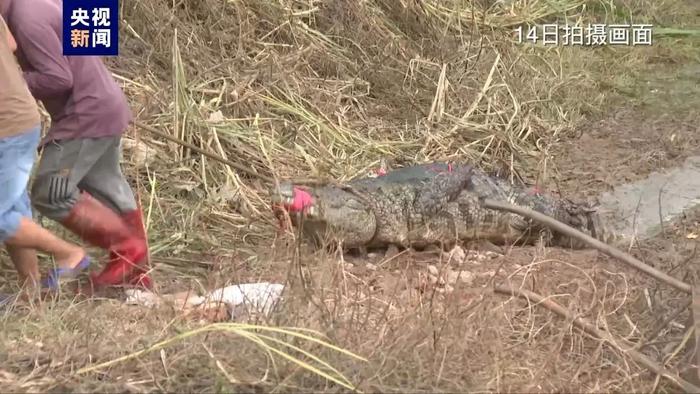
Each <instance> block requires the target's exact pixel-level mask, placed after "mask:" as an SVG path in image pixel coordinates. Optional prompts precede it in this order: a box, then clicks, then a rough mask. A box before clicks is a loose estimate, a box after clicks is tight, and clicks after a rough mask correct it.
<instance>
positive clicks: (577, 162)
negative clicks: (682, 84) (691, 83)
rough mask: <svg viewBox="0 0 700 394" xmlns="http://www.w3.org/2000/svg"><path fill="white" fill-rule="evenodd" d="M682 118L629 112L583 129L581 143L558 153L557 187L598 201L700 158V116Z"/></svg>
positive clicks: (561, 146)
mask: <svg viewBox="0 0 700 394" xmlns="http://www.w3.org/2000/svg"><path fill="white" fill-rule="evenodd" d="M681 116H683V115H681ZM681 116H679V115H678V114H665V115H661V116H658V115H655V114H649V113H645V112H644V111H640V109H639V108H625V109H621V110H619V111H616V112H615V113H613V114H612V115H611V116H609V117H606V118H605V119H602V120H600V121H598V122H596V123H594V124H591V125H590V126H581V127H580V128H579V135H580V136H579V137H578V138H573V139H570V140H567V141H563V142H562V143H561V144H557V145H556V146H555V147H554V152H553V156H554V162H555V167H556V170H557V174H556V176H555V178H557V180H556V181H555V182H556V183H557V184H558V187H559V188H560V189H561V192H562V194H569V195H574V196H580V197H590V196H595V195H598V194H600V193H601V192H605V191H608V190H610V189H611V188H612V187H614V186H618V185H621V184H625V183H629V182H633V181H636V180H639V179H643V178H645V177H646V176H647V175H649V173H651V172H655V171H663V170H664V169H668V168H672V167H675V166H678V165H679V164H681V163H682V162H683V160H684V159H685V158H686V157H688V156H690V155H695V154H698V153H699V152H700V130H699V129H698V125H699V123H698V118H699V117H698V114H697V113H688V114H687V115H685V116H683V117H681Z"/></svg>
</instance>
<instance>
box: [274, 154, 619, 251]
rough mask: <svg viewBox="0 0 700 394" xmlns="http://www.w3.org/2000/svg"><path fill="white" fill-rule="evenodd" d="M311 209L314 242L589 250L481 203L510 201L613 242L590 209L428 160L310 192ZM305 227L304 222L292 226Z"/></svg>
mask: <svg viewBox="0 0 700 394" xmlns="http://www.w3.org/2000/svg"><path fill="white" fill-rule="evenodd" d="M305 190H306V191H307V192H308V193H310V195H311V197H312V199H313V204H311V205H310V207H309V208H308V209H306V210H304V212H303V214H302V215H299V216H303V217H304V225H303V228H304V234H305V235H306V236H307V237H310V238H312V239H315V240H320V239H322V238H323V236H324V235H323V234H326V232H327V231H328V230H331V231H330V233H331V234H334V235H335V240H337V241H342V244H343V246H345V247H348V248H364V247H380V246H388V245H391V244H394V245H398V246H403V247H409V246H414V247H423V246H427V245H430V244H438V243H440V242H442V243H445V244H452V243H455V242H458V241H463V242H464V241H471V240H478V239H482V240H483V239H485V240H488V241H490V242H492V243H498V244H503V243H512V242H516V241H519V242H522V243H533V242H536V241H537V240H539V239H540V238H541V237H542V236H544V241H545V244H548V245H552V246H563V247H571V248H575V249H580V248H585V247H586V245H585V244H584V243H582V242H580V241H578V240H574V239H571V238H570V237H568V236H564V235H562V234H556V233H552V232H551V231H549V230H548V229H547V228H546V227H545V226H542V225H540V224H539V223H537V222H532V221H530V220H529V219H526V218H523V217H522V216H520V215H516V214H512V213H509V212H501V211H496V210H491V209H487V208H484V207H483V206H482V205H481V202H480V199H482V198H489V199H493V200H497V201H507V202H509V203H511V204H515V205H520V206H524V207H528V208H530V209H533V210H535V211H538V212H541V213H544V214H546V215H548V216H550V217H553V218H555V219H557V220H559V221H561V222H563V223H565V224H568V225H570V226H572V227H574V228H576V229H578V230H580V231H582V232H584V233H586V234H588V235H591V236H593V237H594V238H596V239H599V240H601V241H603V242H611V241H614V240H615V235H614V233H612V232H610V231H608V230H607V229H606V228H605V227H604V226H603V225H602V222H601V220H600V218H599V217H598V215H597V213H596V212H594V211H593V210H591V209H587V208H586V207H584V206H582V205H580V204H575V203H573V202H570V201H567V200H562V199H556V198H553V197H551V196H546V195H542V194H538V193H533V192H529V191H527V190H525V189H522V188H517V187H514V186H512V185H510V184H509V183H508V182H506V181H505V180H503V179H499V178H495V177H490V176H488V175H486V174H485V173H484V172H482V171H479V170H476V169H473V168H471V167H470V166H466V165H451V164H447V163H430V164H423V165H417V166H412V167H406V168H402V169H398V170H394V171H390V172H389V173H387V174H386V175H384V176H380V177H378V178H363V179H356V180H353V181H350V182H349V183H348V184H347V187H341V186H333V185H329V186H323V187H317V188H309V189H305ZM273 192H274V193H273V200H275V201H276V202H278V203H280V202H286V203H290V202H291V201H293V200H294V198H295V196H296V195H297V193H298V192H299V189H297V190H296V191H293V185H291V184H284V185H281V190H279V191H276V192H275V191H273ZM299 224H300V222H299V217H297V218H296V220H293V225H295V226H298V225H299Z"/></svg>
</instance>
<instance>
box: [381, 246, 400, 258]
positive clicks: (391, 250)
mask: <svg viewBox="0 0 700 394" xmlns="http://www.w3.org/2000/svg"><path fill="white" fill-rule="evenodd" d="M398 254H399V247H398V246H396V245H395V244H389V246H387V248H386V252H385V253H384V260H389V259H391V258H394V257H395V256H397V255H398Z"/></svg>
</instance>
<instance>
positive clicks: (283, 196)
mask: <svg viewBox="0 0 700 394" xmlns="http://www.w3.org/2000/svg"><path fill="white" fill-rule="evenodd" d="M270 199H271V202H272V207H273V209H275V210H279V209H284V210H285V211H287V212H289V213H297V212H304V213H306V214H312V215H313V214H314V213H315V212H314V211H315V209H314V198H313V197H312V196H311V194H310V193H309V192H307V191H306V190H304V189H302V188H300V187H297V186H294V185H292V184H289V183H285V184H281V185H280V186H279V188H275V189H274V190H273V191H272V193H271V196H270Z"/></svg>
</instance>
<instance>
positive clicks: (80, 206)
mask: <svg viewBox="0 0 700 394" xmlns="http://www.w3.org/2000/svg"><path fill="white" fill-rule="evenodd" d="M61 224H62V225H63V226H64V227H65V228H67V229H68V230H70V231H71V232H73V233H74V234H75V235H77V236H79V237H80V238H81V239H83V240H84V241H86V242H87V243H89V244H91V245H93V246H97V247H99V248H102V249H105V250H108V251H109V252H110V261H109V262H108V263H107V266H106V267H105V268H104V269H103V270H102V272H100V273H99V274H98V275H92V276H91V279H92V286H93V288H94V289H99V288H101V287H105V286H116V285H122V284H125V283H127V281H128V280H129V279H130V275H131V274H132V272H133V269H134V267H135V265H136V263H138V262H140V261H142V260H143V259H144V258H145V257H146V255H147V252H148V248H147V245H146V242H145V241H144V240H143V239H142V238H141V237H139V236H138V234H139V233H135V232H134V231H133V230H131V229H130V228H129V226H128V225H127V223H126V222H125V221H124V220H123V219H122V218H121V217H119V215H117V214H116V213H115V212H114V211H112V210H111V209H110V208H108V207H107V206H105V205H103V204H102V203H101V202H100V201H98V200H96V199H95V198H94V197H92V196H91V195H90V194H88V193H86V192H82V193H81V194H80V198H79V199H78V202H77V203H76V204H75V205H74V206H73V209H72V210H71V212H70V213H69V215H68V217H67V218H66V219H65V220H63V221H62V222H61Z"/></svg>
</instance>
